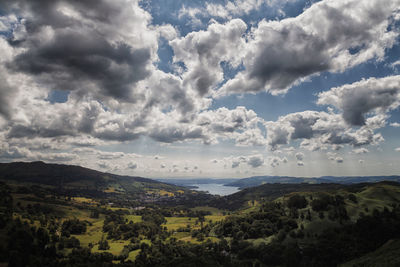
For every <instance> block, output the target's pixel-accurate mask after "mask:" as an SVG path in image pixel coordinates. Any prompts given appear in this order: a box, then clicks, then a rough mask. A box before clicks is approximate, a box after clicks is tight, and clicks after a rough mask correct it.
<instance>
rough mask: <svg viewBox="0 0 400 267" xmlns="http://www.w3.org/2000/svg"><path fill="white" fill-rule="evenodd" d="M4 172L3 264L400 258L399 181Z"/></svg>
mask: <svg viewBox="0 0 400 267" xmlns="http://www.w3.org/2000/svg"><path fill="white" fill-rule="evenodd" d="M15 166H18V168H17V169H16V168H15ZM57 168H59V169H61V170H62V172H61V171H60V172H59V171H58V170H57ZM0 169H1V170H2V173H1V175H0V178H1V180H2V182H1V183H0V195H1V198H0V200H1V201H0V212H1V217H0V218H1V219H0V237H1V240H2V241H1V243H0V262H1V264H3V265H4V266H174V265H176V266H323V265H325V266H337V265H339V264H341V266H364V265H363V264H364V263H366V262H368V263H371V264H372V265H368V266H379V264H378V263H379V262H382V259H383V258H385V261H386V262H388V263H390V264H389V265H387V266H395V265H396V264H398V263H399V259H398V256H397V255H398V252H400V250H399V245H398V243H399V240H400V230H399V229H400V205H399V203H400V184H399V183H397V182H393V181H381V182H377V183H354V184H334V183H326V184H304V183H302V184H279V183H274V184H263V185H261V186H257V187H252V188H246V189H243V190H241V191H239V192H237V193H234V194H230V195H227V196H219V195H211V194H207V193H205V192H199V191H194V190H190V189H188V188H186V187H182V186H176V185H171V184H165V183H162V182H155V181H153V180H150V179H145V178H140V177H123V176H117V175H112V174H105V173H100V172H95V171H92V170H89V169H85V168H81V167H78V166H68V165H59V166H55V165H51V164H46V163H41V162H39V163H38V162H36V163H18V164H15V163H12V164H2V165H0ZM75 177H81V178H82V179H79V180H77V179H75ZM60 180H62V183H61V182H60ZM374 262H375V264H376V265H374Z"/></svg>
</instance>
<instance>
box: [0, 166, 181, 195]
mask: <svg viewBox="0 0 400 267" xmlns="http://www.w3.org/2000/svg"><path fill="white" fill-rule="evenodd" d="M0 180H3V181H8V182H11V183H19V184H21V183H25V184H26V183H29V184H40V185H46V186H50V187H53V188H57V189H59V190H67V191H68V192H70V193H74V192H75V193H80V194H85V193H86V194H89V195H93V194H97V195H98V196H101V195H103V196H104V195H107V194H122V193H124V194H136V193H148V192H149V193H151V192H159V191H160V190H163V191H162V192H169V193H171V194H175V192H177V191H185V190H187V189H186V188H184V187H179V186H174V185H170V184H165V183H161V182H158V181H155V180H151V179H147V178H142V177H132V176H121V175H115V174H110V173H104V172H99V171H95V170H91V169H88V168H83V167H80V166H73V165H63V164H48V163H44V162H41V161H38V162H13V163H0Z"/></svg>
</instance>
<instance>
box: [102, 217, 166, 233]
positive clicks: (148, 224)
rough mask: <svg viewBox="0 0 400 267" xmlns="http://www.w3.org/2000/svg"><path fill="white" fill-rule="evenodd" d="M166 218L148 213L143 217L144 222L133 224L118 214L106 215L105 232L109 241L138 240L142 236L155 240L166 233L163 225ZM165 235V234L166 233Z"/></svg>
mask: <svg viewBox="0 0 400 267" xmlns="http://www.w3.org/2000/svg"><path fill="white" fill-rule="evenodd" d="M165 222H166V220H165V218H164V217H163V216H162V215H161V214H160V213H157V212H154V211H153V212H152V211H151V210H148V211H146V213H143V215H142V222H137V223H133V222H132V221H129V222H128V220H127V219H125V218H124V215H121V214H119V213H117V212H112V213H109V214H108V215H106V217H105V220H104V225H103V232H104V233H107V238H108V239H124V240H128V239H136V238H138V237H140V236H142V237H145V238H147V239H154V238H155V237H156V236H158V235H162V234H163V232H165V231H164V229H163V227H162V226H161V224H163V223H165ZM164 234H165V233H164Z"/></svg>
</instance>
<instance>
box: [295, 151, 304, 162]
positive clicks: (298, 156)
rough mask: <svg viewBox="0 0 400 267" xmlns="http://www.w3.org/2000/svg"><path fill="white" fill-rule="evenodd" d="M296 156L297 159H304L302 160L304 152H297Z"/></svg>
mask: <svg viewBox="0 0 400 267" xmlns="http://www.w3.org/2000/svg"><path fill="white" fill-rule="evenodd" d="M295 156H296V159H297V160H298V161H302V160H303V159H304V154H303V153H301V152H298V153H296V155H295Z"/></svg>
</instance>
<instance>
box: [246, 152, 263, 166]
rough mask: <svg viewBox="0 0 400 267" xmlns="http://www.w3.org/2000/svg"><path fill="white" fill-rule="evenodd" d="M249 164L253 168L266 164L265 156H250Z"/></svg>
mask: <svg viewBox="0 0 400 267" xmlns="http://www.w3.org/2000/svg"><path fill="white" fill-rule="evenodd" d="M247 164H248V165H250V166H251V167H253V168H257V167H260V166H262V165H263V164H264V158H263V157H262V156H261V155H255V156H251V157H249V158H248V160H247Z"/></svg>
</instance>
